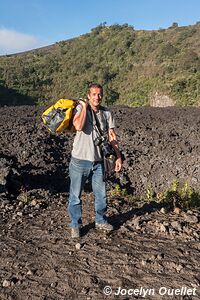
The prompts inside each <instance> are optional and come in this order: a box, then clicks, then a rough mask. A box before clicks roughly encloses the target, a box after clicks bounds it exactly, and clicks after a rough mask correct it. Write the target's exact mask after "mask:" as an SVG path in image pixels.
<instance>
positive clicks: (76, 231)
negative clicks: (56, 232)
mask: <svg viewBox="0 0 200 300" xmlns="http://www.w3.org/2000/svg"><path fill="white" fill-rule="evenodd" d="M71 237H72V239H75V238H79V237H80V229H79V227H72V229H71Z"/></svg>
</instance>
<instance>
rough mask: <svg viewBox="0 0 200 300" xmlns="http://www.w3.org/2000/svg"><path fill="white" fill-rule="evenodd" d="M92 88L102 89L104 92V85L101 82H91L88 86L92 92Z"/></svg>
mask: <svg viewBox="0 0 200 300" xmlns="http://www.w3.org/2000/svg"><path fill="white" fill-rule="evenodd" d="M92 88H98V89H101V93H102V94H103V87H102V86H101V85H100V84H99V83H90V84H89V86H88V93H90V89H92Z"/></svg>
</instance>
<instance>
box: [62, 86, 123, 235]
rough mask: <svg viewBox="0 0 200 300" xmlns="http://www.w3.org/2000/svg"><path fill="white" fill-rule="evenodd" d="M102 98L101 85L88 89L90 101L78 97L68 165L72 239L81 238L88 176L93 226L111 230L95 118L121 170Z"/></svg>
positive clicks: (118, 169)
mask: <svg viewBox="0 0 200 300" xmlns="http://www.w3.org/2000/svg"><path fill="white" fill-rule="evenodd" d="M102 98H103V88H102V86H101V85H99V84H91V85H90V86H89V92H88V100H89V102H85V101H81V100H80V103H79V105H78V106H77V107H76V113H75V115H74V118H73V125H74V127H75V129H76V130H77V132H76V136H75V139H74V144H73V150H72V158H71V162H70V165H69V175H70V181H71V183H70V195H69V204H68V211H69V216H70V218H71V224H70V226H71V236H72V238H78V237H80V227H81V225H82V203H81V193H82V190H83V187H84V184H85V182H86V181H87V179H88V178H89V177H90V178H91V179H92V190H93V193H94V197H95V200H94V203H95V214H96V216H95V227H96V228H98V229H101V230H105V231H111V230H113V226H112V225H111V224H109V223H108V222H107V218H106V215H105V213H106V208H107V199H106V187H105V180H104V165H103V157H102V151H101V145H97V143H96V142H95V140H96V139H97V137H98V130H97V128H95V126H94V119H95V120H97V122H99V124H100V126H101V130H103V131H105V130H106V131H107V132H106V133H107V135H108V139H109V141H110V144H111V145H112V147H113V149H114V150H115V153H116V156H117V159H116V162H115V171H116V172H119V171H120V170H121V167H122V159H121V155H120V151H119V148H118V143H117V138H116V133H115V130H114V127H115V125H114V121H113V118H112V115H111V113H110V111H109V110H108V109H107V108H103V107H102V106H101V102H102ZM94 116H95V118H94ZM102 119H103V122H102Z"/></svg>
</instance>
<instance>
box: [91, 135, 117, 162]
mask: <svg viewBox="0 0 200 300" xmlns="http://www.w3.org/2000/svg"><path fill="white" fill-rule="evenodd" d="M94 144H95V146H100V148H101V150H102V153H103V155H104V156H105V157H107V156H110V155H111V154H113V148H112V146H111V145H110V143H109V142H108V140H107V138H106V137H104V136H99V137H97V138H96V139H95V141H94Z"/></svg>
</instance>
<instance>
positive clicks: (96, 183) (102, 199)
mask: <svg viewBox="0 0 200 300" xmlns="http://www.w3.org/2000/svg"><path fill="white" fill-rule="evenodd" d="M103 171H104V170H103V162H91V161H88V160H80V159H76V158H73V157H72V159H71V161H70V165H69V175H70V181H71V183H70V195H69V203H68V211H69V216H70V219H71V224H70V226H71V227H79V226H80V225H81V224H82V201H81V193H82V190H83V187H84V185H85V183H86V181H87V179H88V178H91V179H92V190H93V193H94V198H95V199H94V204H95V214H96V216H95V222H96V223H101V224H103V223H107V221H106V216H105V212H106V209H107V199H106V186H105V181H104V180H103Z"/></svg>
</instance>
